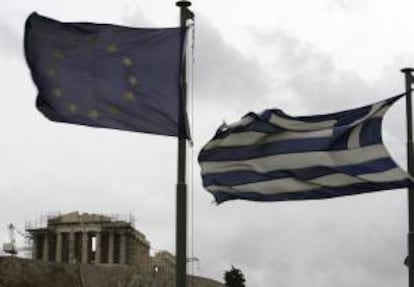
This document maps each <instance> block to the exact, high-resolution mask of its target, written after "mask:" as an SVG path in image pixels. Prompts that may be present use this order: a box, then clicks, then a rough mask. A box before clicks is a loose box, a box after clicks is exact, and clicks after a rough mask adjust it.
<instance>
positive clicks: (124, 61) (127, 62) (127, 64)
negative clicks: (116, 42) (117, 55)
mask: <svg viewBox="0 0 414 287" xmlns="http://www.w3.org/2000/svg"><path fill="white" fill-rule="evenodd" d="M122 64H123V65H124V66H125V67H130V66H132V64H133V62H132V60H131V58H129V57H125V58H123V59H122Z"/></svg>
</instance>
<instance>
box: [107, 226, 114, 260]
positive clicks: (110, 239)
mask: <svg viewBox="0 0 414 287" xmlns="http://www.w3.org/2000/svg"><path fill="white" fill-rule="evenodd" d="M108 236H109V237H108V263H110V264H113V263H114V249H115V248H114V245H115V234H114V232H113V231H110V232H109V235H108Z"/></svg>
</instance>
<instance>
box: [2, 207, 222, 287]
mask: <svg viewBox="0 0 414 287" xmlns="http://www.w3.org/2000/svg"><path fill="white" fill-rule="evenodd" d="M26 231H27V232H28V233H29V234H30V236H29V237H30V239H31V257H32V259H24V258H16V257H0V279H1V280H0V287H4V286H15V287H38V286H44V287H52V286H53V287H56V286H59V287H72V286H84V287H113V286H117V287H119V286H121V287H175V256H174V255H172V254H171V253H170V252H168V251H158V252H156V253H155V254H153V255H151V253H150V242H149V241H148V240H147V239H146V237H145V235H144V234H143V233H141V232H140V231H138V230H136V229H135V228H134V224H133V221H132V220H129V221H128V220H121V219H119V218H117V217H113V216H105V215H99V214H90V213H82V214H80V213H79V212H72V213H68V214H64V215H58V216H49V217H48V219H47V222H42V223H41V224H40V225H31V227H30V226H28V227H27V228H26ZM57 271H59V272H57ZM19 274H26V275H25V276H20V275H19ZM2 280H3V281H2ZM5 282H6V283H7V284H6V283H5ZM54 282H59V284H58V285H55V283H54ZM2 284H4V285H2ZM187 287H223V284H222V283H220V282H218V281H215V280H212V279H209V278H204V277H200V276H194V275H187Z"/></svg>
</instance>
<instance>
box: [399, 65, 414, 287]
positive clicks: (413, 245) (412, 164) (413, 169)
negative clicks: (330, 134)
mask: <svg viewBox="0 0 414 287" xmlns="http://www.w3.org/2000/svg"><path fill="white" fill-rule="evenodd" d="M401 72H403V73H404V75H405V93H406V96H405V99H406V105H405V108H406V115H407V116H406V117H407V119H406V120H407V169H408V173H409V174H410V175H413V174H414V160H413V156H414V149H413V115H412V92H411V89H412V83H413V75H412V72H414V69H413V68H404V69H401ZM407 240H408V262H407V263H408V286H409V287H414V188H412V187H410V188H408V236H407Z"/></svg>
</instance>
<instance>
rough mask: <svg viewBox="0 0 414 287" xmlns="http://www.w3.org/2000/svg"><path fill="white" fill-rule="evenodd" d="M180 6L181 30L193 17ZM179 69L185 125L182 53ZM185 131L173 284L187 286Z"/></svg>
mask: <svg viewBox="0 0 414 287" xmlns="http://www.w3.org/2000/svg"><path fill="white" fill-rule="evenodd" d="M176 5H177V6H178V7H179V8H180V19H181V20H180V22H181V28H182V29H183V30H186V29H187V26H186V22H187V20H188V19H191V18H192V17H193V13H192V12H191V11H190V10H189V9H188V8H187V7H189V6H191V2H189V1H178V2H177V3H176ZM184 49H185V47H184ZM183 57H184V59H183V63H184V64H183V67H182V70H181V73H182V74H181V97H180V102H179V127H180V128H181V129H182V128H183V127H187V75H186V74H187V67H186V65H187V63H186V58H185V57H186V56H185V54H184V56H183ZM186 149H187V138H186V132H184V131H183V130H181V131H180V132H179V136H178V175H177V197H176V233H175V250H176V251H175V252H176V265H175V286H176V287H187V184H186Z"/></svg>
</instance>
